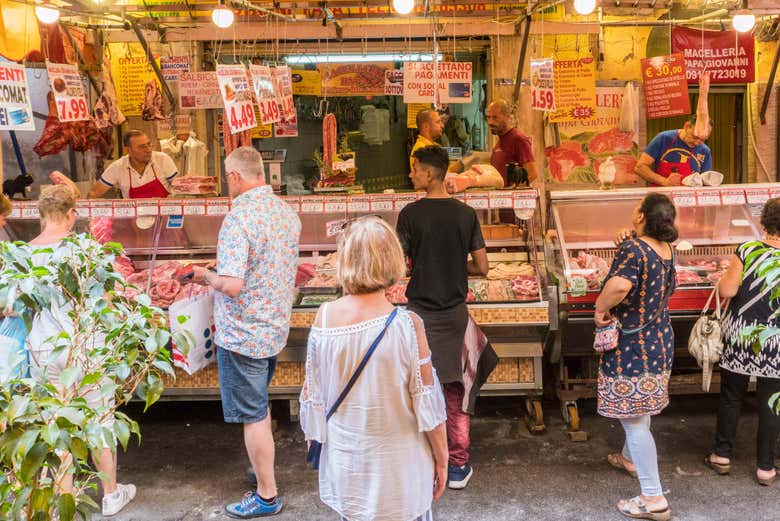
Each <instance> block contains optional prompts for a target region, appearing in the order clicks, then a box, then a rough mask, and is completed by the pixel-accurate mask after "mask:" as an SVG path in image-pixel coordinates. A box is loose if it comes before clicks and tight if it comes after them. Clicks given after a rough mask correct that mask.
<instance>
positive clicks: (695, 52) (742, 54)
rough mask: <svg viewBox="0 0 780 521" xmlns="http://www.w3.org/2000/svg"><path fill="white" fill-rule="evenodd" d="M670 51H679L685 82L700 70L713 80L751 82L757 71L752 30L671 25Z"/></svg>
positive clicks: (698, 75)
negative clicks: (708, 28)
mask: <svg viewBox="0 0 780 521" xmlns="http://www.w3.org/2000/svg"><path fill="white" fill-rule="evenodd" d="M672 53H682V54H683V56H684V57H685V69H686V77H687V78H688V83H698V81H699V77H700V76H701V73H702V71H704V70H706V71H709V73H710V81H711V82H712V83H752V82H753V81H754V80H755V74H756V59H755V58H756V51H755V40H754V39H753V35H752V34H751V33H740V32H737V31H704V30H701V29H690V28H688V27H672Z"/></svg>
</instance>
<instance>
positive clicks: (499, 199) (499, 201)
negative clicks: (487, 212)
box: [490, 192, 513, 208]
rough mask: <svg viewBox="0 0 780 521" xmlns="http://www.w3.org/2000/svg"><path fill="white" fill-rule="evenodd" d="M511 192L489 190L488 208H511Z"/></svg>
mask: <svg viewBox="0 0 780 521" xmlns="http://www.w3.org/2000/svg"><path fill="white" fill-rule="evenodd" d="M512 207H513V199H512V193H511V192H490V208H512Z"/></svg>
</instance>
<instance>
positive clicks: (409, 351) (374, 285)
mask: <svg viewBox="0 0 780 521" xmlns="http://www.w3.org/2000/svg"><path fill="white" fill-rule="evenodd" d="M337 266H338V268H337V269H338V277H339V281H340V283H341V286H342V288H343V290H344V295H345V296H344V297H342V298H340V299H339V300H337V301H335V302H332V303H329V304H326V305H323V306H322V307H321V308H320V312H319V313H318V314H317V318H316V320H315V324H314V327H312V330H311V334H310V336H309V345H308V353H307V357H306V383H305V386H304V389H303V391H302V392H301V398H300V402H301V410H300V417H301V426H302V428H303V431H304V433H305V435H306V439H307V440H309V441H310V440H316V441H319V442H321V443H323V447H322V454H321V459H320V471H319V472H320V474H319V482H320V498H321V499H322V501H323V502H324V503H325V504H327V505H328V506H330V507H331V508H332V509H333V510H335V511H336V512H338V514H339V515H340V516H341V518H342V519H344V520H348V521H412V520H415V521H416V520H422V521H430V520H432V519H433V514H432V511H431V503H432V502H433V500H434V499H438V498H439V497H441V495H442V493H443V492H444V488H445V486H446V484H447V456H448V454H447V436H446V431H445V423H444V422H445V420H446V413H445V404H444V395H443V394H442V390H441V386H440V385H439V382H438V379H437V377H436V374H435V372H434V370H433V367H432V365H431V361H430V350H429V349H428V343H427V341H426V338H425V330H424V328H423V323H422V320H421V319H420V318H419V317H418V316H417V315H415V314H413V313H411V312H408V311H405V310H400V309H399V310H398V314H397V316H396V317H395V319H394V320H393V321H392V322H391V324H390V326H389V327H388V329H387V331H386V333H385V335H384V337H383V339H382V340H381V342H380V343H379V344H378V347H377V348H376V351H375V352H374V354H373V355H372V356H371V358H370V359H369V360H368V362H367V364H366V366H365V369H364V370H363V372H362V373H361V374H360V377H359V378H358V379H357V382H356V383H355V385H354V387H353V388H352V390H351V391H350V392H349V394H348V396H347V397H346V399H345V400H344V402H343V403H342V404H341V405H340V407H339V408H338V410H337V411H336V413H335V414H334V415H333V416H332V417H331V418H330V420H329V421H327V420H326V414H327V412H328V410H329V409H330V407H331V406H332V404H333V403H334V402H335V401H336V398H337V397H338V396H339V394H340V393H341V392H342V390H343V389H344V387H345V386H346V384H347V382H348V381H349V379H350V378H351V376H352V375H353V373H354V372H355V369H356V368H357V366H358V365H359V364H360V361H361V360H362V359H363V357H364V355H365V354H366V352H367V350H368V349H369V347H370V345H371V344H372V342H373V341H374V339H375V338H376V337H377V335H378V334H379V333H380V331H381V330H382V328H383V327H384V325H385V322H386V321H387V318H388V316H389V315H390V314H391V313H392V311H393V305H392V304H391V303H390V302H389V301H388V300H387V298H386V297H385V290H386V289H387V288H389V287H390V286H391V285H393V284H394V283H395V282H397V281H398V279H400V278H401V277H402V276H403V275H404V273H405V271H406V266H405V264H404V258H403V253H402V250H401V245H400V243H399V242H398V238H397V237H396V235H395V231H394V230H393V229H392V228H391V227H390V226H389V225H388V224H387V223H385V222H384V221H382V220H381V219H379V218H377V217H372V216H368V217H363V218H359V219H357V220H354V221H351V222H350V223H349V224H348V225H347V227H346V228H345V230H344V232H343V233H342V236H341V238H340V240H339V254H338V264H337Z"/></svg>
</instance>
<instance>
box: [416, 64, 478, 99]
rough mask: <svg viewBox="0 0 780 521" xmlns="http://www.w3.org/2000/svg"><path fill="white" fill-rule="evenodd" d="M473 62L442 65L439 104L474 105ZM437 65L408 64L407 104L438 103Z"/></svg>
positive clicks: (439, 74) (440, 66) (439, 81)
mask: <svg viewBox="0 0 780 521" xmlns="http://www.w3.org/2000/svg"><path fill="white" fill-rule="evenodd" d="M472 68H473V67H472V63H471V62H439V68H438V83H439V93H438V94H439V100H438V102H439V103H471V94H472V93H471V73H472ZM436 81H437V80H436V78H435V77H434V74H433V62H404V103H426V102H429V103H430V102H434V101H435V100H434V90H435V89H436Z"/></svg>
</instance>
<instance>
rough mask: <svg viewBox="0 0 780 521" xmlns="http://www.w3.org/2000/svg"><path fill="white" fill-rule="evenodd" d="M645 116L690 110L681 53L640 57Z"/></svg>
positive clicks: (661, 116)
mask: <svg viewBox="0 0 780 521" xmlns="http://www.w3.org/2000/svg"><path fill="white" fill-rule="evenodd" d="M642 77H643V78H644V82H645V106H646V108H647V118H648V119H658V118H668V117H670V116H679V115H682V114H690V112H691V102H690V99H688V81H687V80H686V79H685V59H684V58H683V55H682V54H671V55H669V56H655V57H653V58H644V59H642Z"/></svg>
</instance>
